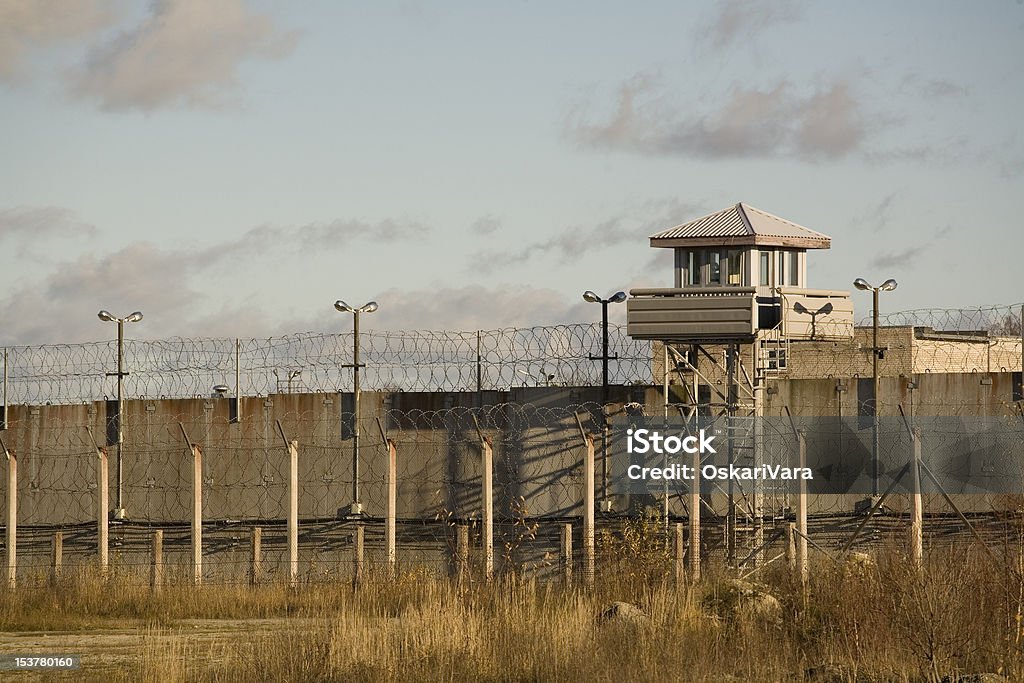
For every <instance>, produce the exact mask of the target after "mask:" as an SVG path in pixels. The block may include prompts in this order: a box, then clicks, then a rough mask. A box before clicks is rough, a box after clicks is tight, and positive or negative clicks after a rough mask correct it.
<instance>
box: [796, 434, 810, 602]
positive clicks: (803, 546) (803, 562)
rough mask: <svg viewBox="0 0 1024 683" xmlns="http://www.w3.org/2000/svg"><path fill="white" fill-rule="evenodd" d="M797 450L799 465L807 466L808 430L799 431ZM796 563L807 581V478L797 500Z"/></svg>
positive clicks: (801, 482)
mask: <svg viewBox="0 0 1024 683" xmlns="http://www.w3.org/2000/svg"><path fill="white" fill-rule="evenodd" d="M797 447H798V448H797V450H798V458H799V462H798V463H797V467H801V468H804V467H807V432H806V431H805V430H803V429H800V430H798V431H797ZM796 530H797V539H796V563H797V566H798V568H799V570H800V581H801V582H803V583H807V579H808V578H809V574H810V564H809V562H808V557H807V480H806V479H803V478H801V479H800V490H799V493H798V494H797V500H796Z"/></svg>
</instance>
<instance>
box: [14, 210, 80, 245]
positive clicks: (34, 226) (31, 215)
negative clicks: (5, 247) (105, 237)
mask: <svg viewBox="0 0 1024 683" xmlns="http://www.w3.org/2000/svg"><path fill="white" fill-rule="evenodd" d="M81 234H85V235H88V236H90V237H91V236H93V235H95V234H96V226H94V225H90V224H88V223H85V222H84V221H82V220H81V219H80V218H79V217H78V215H77V214H75V212H74V211H71V210H69V209H64V208H61V207H59V206H38V207H36V206H18V207H15V208H11V209H3V210H0V241H2V240H4V239H7V238H16V237H25V236H30V237H50V236H68V235H81Z"/></svg>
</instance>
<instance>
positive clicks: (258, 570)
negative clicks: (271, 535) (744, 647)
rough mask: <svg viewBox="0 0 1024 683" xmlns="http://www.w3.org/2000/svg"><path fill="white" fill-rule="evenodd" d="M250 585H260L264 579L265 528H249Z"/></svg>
mask: <svg viewBox="0 0 1024 683" xmlns="http://www.w3.org/2000/svg"><path fill="white" fill-rule="evenodd" d="M249 563H250V566H249V585H250V586H253V587H255V586H258V585H260V582H261V581H262V580H263V529H262V528H261V527H258V526H254V527H253V528H252V529H250V530H249Z"/></svg>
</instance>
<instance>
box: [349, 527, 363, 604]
mask: <svg viewBox="0 0 1024 683" xmlns="http://www.w3.org/2000/svg"><path fill="white" fill-rule="evenodd" d="M365 535H366V528H365V526H363V523H362V522H358V523H356V533H355V537H354V538H353V548H352V588H358V587H359V584H361V583H362V582H363V540H364V537H365Z"/></svg>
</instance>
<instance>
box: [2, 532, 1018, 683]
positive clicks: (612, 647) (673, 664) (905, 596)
mask: <svg viewBox="0 0 1024 683" xmlns="http://www.w3.org/2000/svg"><path fill="white" fill-rule="evenodd" d="M649 541H651V539H646V540H645V538H644V537H643V536H642V535H640V536H635V537H629V536H628V535H627V536H625V537H623V539H620V540H619V541H614V542H625V543H631V544H633V545H634V549H635V551H636V553H637V554H638V555H642V558H639V559H638V558H633V559H634V560H636V561H635V562H630V561H629V559H630V557H629V553H630V552H631V551H629V550H628V549H626V548H621V547H620V548H615V549H614V550H615V551H616V552H617V553H618V555H619V557H620V559H621V562H618V563H612V562H609V563H608V564H607V565H605V566H603V567H602V570H603V571H602V573H601V574H600V576H599V579H598V581H597V582H596V584H595V586H594V587H593V588H592V589H589V590H587V589H583V588H580V587H578V586H577V587H564V586H561V585H558V584H554V583H538V582H535V581H532V580H530V579H528V578H523V577H514V576H512V577H505V578H501V579H498V580H496V581H495V582H494V583H493V584H490V585H487V584H484V583H482V582H476V583H470V584H469V585H463V586H457V585H455V584H453V583H451V582H449V581H447V580H444V579H439V578H430V577H428V576H426V575H423V574H419V573H403V574H400V575H399V577H398V578H396V579H394V580H386V579H384V578H375V577H372V576H371V577H369V578H368V580H367V581H366V582H365V583H364V584H363V585H362V586H361V587H360V588H359V590H356V591H353V590H352V588H351V586H350V585H349V584H348V583H345V584H311V585H303V586H300V587H298V588H297V589H289V588H288V587H286V586H282V585H269V586H262V587H259V588H255V589H250V588H248V587H243V586H235V587H232V586H204V587H199V588H196V587H192V586H187V585H178V586H169V587H166V588H165V589H164V590H163V591H162V593H161V594H159V595H151V594H150V592H149V590H148V588H146V587H145V586H143V585H140V584H134V583H131V582H123V583H117V580H118V577H117V576H116V575H115V576H111V577H108V578H107V579H106V581H104V579H103V577H100V576H97V575H86V576H79V577H75V578H69V579H67V580H66V581H65V582H64V583H63V584H61V585H59V586H58V587H56V588H55V589H54V590H52V591H28V592H9V591H8V592H3V591H0V630H6V631H10V630H19V629H32V630H42V629H51V630H53V629H66V628H93V627H102V626H104V625H106V624H110V623H113V622H115V621H116V623H117V624H118V626H123V625H124V623H125V621H126V620H127V621H128V623H131V624H134V625H135V626H137V627H139V628H141V629H144V633H145V636H144V638H143V640H144V646H143V647H142V649H141V652H140V653H139V654H138V657H137V658H136V661H135V664H134V665H133V666H132V667H131V668H130V669H129V670H126V671H122V672H121V677H122V679H123V680H144V681H184V680H211V681H212V680H217V681H249V680H295V681H297V680H312V681H317V680H322V681H327V680H365V681H394V680H401V681H405V680H416V681H421V680H422V681H462V680H472V681H622V680H684V681H783V680H803V679H805V678H811V679H814V680H830V681H918V680H921V681H938V680H941V679H942V678H943V677H946V676H948V677H950V679H951V680H954V679H953V678H952V677H953V676H955V675H957V674H959V673H964V672H983V671H989V672H995V671H999V672H1002V673H1003V674H1004V675H1005V676H1006V677H1007V678H1008V679H1010V680H1024V661H1022V657H1021V652H1020V647H1021V623H1020V618H1019V615H1020V614H1021V613H1022V591H1024V586H1022V584H1021V581H1020V579H1019V577H1018V576H1017V575H1015V574H1013V573H1012V572H1011V571H1010V568H1009V567H1007V566H999V565H998V564H995V563H993V562H992V561H991V560H989V559H988V558H987V557H985V556H984V555H982V554H981V553H980V552H976V551H975V550H972V549H969V548H968V549H962V548H961V549H955V548H954V549H949V550H942V551H940V550H934V551H932V552H930V553H929V554H928V561H927V562H926V564H925V566H924V567H922V568H920V569H919V568H917V567H915V566H914V565H913V564H912V563H910V562H908V561H907V560H906V559H905V558H904V557H903V556H902V555H901V554H900V553H899V552H897V551H896V550H893V549H890V550H883V551H881V552H879V553H878V554H876V555H875V556H874V557H873V558H872V559H871V560H870V561H860V562H855V563H844V564H840V563H833V562H828V561H825V560H821V561H820V562H819V563H817V564H816V565H815V566H814V571H813V572H812V575H811V579H810V581H809V583H808V585H806V586H802V585H801V584H800V583H799V581H798V580H796V579H795V578H794V577H793V576H792V575H791V574H790V573H789V572H788V571H786V570H785V568H784V567H778V566H775V565H773V566H771V567H769V568H766V569H764V570H763V571H762V574H761V575H760V580H761V581H762V583H761V584H760V585H759V587H757V588H756V591H758V592H759V593H768V594H771V595H772V596H774V597H775V598H777V600H778V602H779V607H780V612H779V615H780V618H774V617H772V616H770V615H766V614H765V613H764V612H763V611H758V610H756V609H748V607H749V605H747V604H746V602H745V600H746V598H743V597H742V595H741V594H740V593H737V592H736V591H735V584H733V583H731V579H730V578H729V577H728V576H726V575H724V574H714V573H713V572H712V573H711V574H710V576H706V578H705V580H704V581H702V582H701V583H700V584H697V585H686V584H683V585H675V583H674V582H673V581H671V580H669V578H668V576H669V574H668V572H667V571H666V570H667V569H668V568H669V565H668V564H666V563H665V562H664V561H663V560H665V557H664V556H663V554H662V553H663V549H662V548H661V546H659V545H658V543H657V542H653V541H651V543H650V544H651V545H652V547H650V548H647V549H646V550H645V547H646V546H645V544H648V542H649ZM607 542H609V543H610V542H613V541H607ZM606 549H607V550H613V549H610V548H606ZM640 559H643V562H641V561H640ZM737 596H740V597H737ZM615 600H625V601H629V602H631V603H633V604H635V605H636V606H637V607H639V608H640V609H641V610H642V611H643V612H644V614H645V615H646V617H645V618H639V619H626V618H618V619H614V618H613V619H601V618H600V617H599V615H600V614H601V612H602V610H603V608H604V607H605V606H606V605H607V604H608V603H609V602H611V601H615ZM275 617H282V618H288V619H292V620H293V621H289V622H287V624H294V626H293V627H287V625H286V627H285V628H273V629H269V628H262V627H261V626H260V625H259V624H254V625H253V627H252V628H251V629H239V628H237V627H235V628H225V630H224V633H223V635H222V636H218V637H214V638H212V639H209V638H207V639H198V638H195V637H193V636H191V635H189V634H188V633H187V632H186V631H185V630H183V629H181V628H180V626H179V625H180V622H181V620H185V619H254V618H275Z"/></svg>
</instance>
